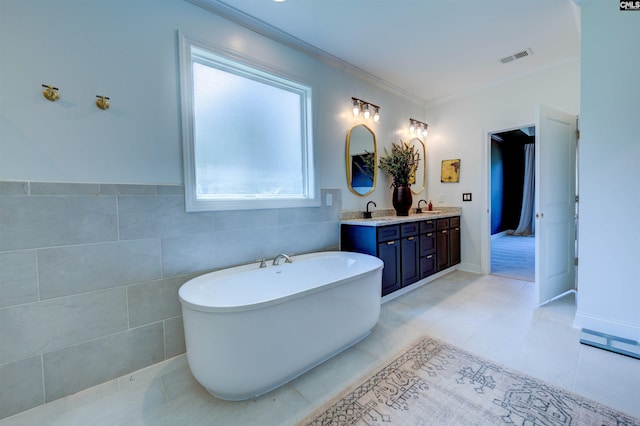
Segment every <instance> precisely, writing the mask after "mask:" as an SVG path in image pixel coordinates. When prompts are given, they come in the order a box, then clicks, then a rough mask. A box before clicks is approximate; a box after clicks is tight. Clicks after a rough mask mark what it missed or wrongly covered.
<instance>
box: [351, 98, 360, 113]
mask: <svg viewBox="0 0 640 426" xmlns="http://www.w3.org/2000/svg"><path fill="white" fill-rule="evenodd" d="M358 115H360V104H359V103H358V101H356V100H354V101H353V116H354V117H357V116H358Z"/></svg>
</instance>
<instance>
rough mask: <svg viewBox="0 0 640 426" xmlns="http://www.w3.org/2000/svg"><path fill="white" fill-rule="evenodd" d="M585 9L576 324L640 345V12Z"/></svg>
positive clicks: (591, 4)
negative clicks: (607, 207) (624, 338)
mask: <svg viewBox="0 0 640 426" xmlns="http://www.w3.org/2000/svg"><path fill="white" fill-rule="evenodd" d="M580 5H581V15H582V88H581V96H582V100H581V108H580V111H581V114H580V115H581V117H580V118H581V119H580V128H581V132H580V136H581V137H580V176H579V184H580V204H579V231H580V232H579V244H578V255H579V258H580V261H579V264H580V266H579V269H578V294H579V297H578V312H577V315H576V324H577V325H578V326H580V327H585V328H590V329H595V330H598V331H602V332H605V333H610V334H613V335H617V336H622V337H627V338H631V339H635V340H637V341H640V315H638V312H639V311H638V301H639V300H640V269H639V268H638V251H639V250H638V241H640V228H639V227H638V225H637V222H638V212H640V197H639V195H640V190H639V189H638V188H639V187H638V183H639V182H640V167H638V160H639V159H640V126H639V124H638V123H639V121H638V117H640V82H639V81H638V76H639V75H640V48H638V42H637V41H638V40H640V12H638V11H620V10H618V2H604V1H600V0H585V1H581V2H580ZM603 206H611V207H612V208H611V209H608V210H607V211H606V212H603V209H602V207H603Z"/></svg>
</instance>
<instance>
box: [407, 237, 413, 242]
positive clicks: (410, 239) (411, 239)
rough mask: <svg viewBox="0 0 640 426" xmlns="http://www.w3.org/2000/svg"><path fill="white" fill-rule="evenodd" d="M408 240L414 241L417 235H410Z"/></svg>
mask: <svg viewBox="0 0 640 426" xmlns="http://www.w3.org/2000/svg"><path fill="white" fill-rule="evenodd" d="M407 240H409V241H413V240H415V237H409V238H407Z"/></svg>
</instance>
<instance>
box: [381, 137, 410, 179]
mask: <svg viewBox="0 0 640 426" xmlns="http://www.w3.org/2000/svg"><path fill="white" fill-rule="evenodd" d="M384 154H385V156H384V157H380V165H379V166H378V167H379V168H380V170H382V172H383V173H384V174H385V175H387V176H389V177H391V178H392V180H393V181H392V182H391V187H394V188H395V187H399V186H411V184H412V183H414V182H415V171H416V168H417V167H418V163H419V162H420V153H419V152H417V151H416V150H415V147H414V146H413V145H410V144H408V143H405V142H402V141H400V142H399V143H392V144H391V153H389V151H388V150H387V148H385V149H384Z"/></svg>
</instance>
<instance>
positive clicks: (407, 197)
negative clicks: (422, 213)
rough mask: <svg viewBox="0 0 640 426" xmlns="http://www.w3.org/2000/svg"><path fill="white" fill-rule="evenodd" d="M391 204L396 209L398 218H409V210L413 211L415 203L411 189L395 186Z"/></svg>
mask: <svg viewBox="0 0 640 426" xmlns="http://www.w3.org/2000/svg"><path fill="white" fill-rule="evenodd" d="M391 202H392V204H393V208H394V209H396V216H409V210H411V204H412V203H413V195H411V188H409V187H408V186H394V187H393V199H392V200H391Z"/></svg>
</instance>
